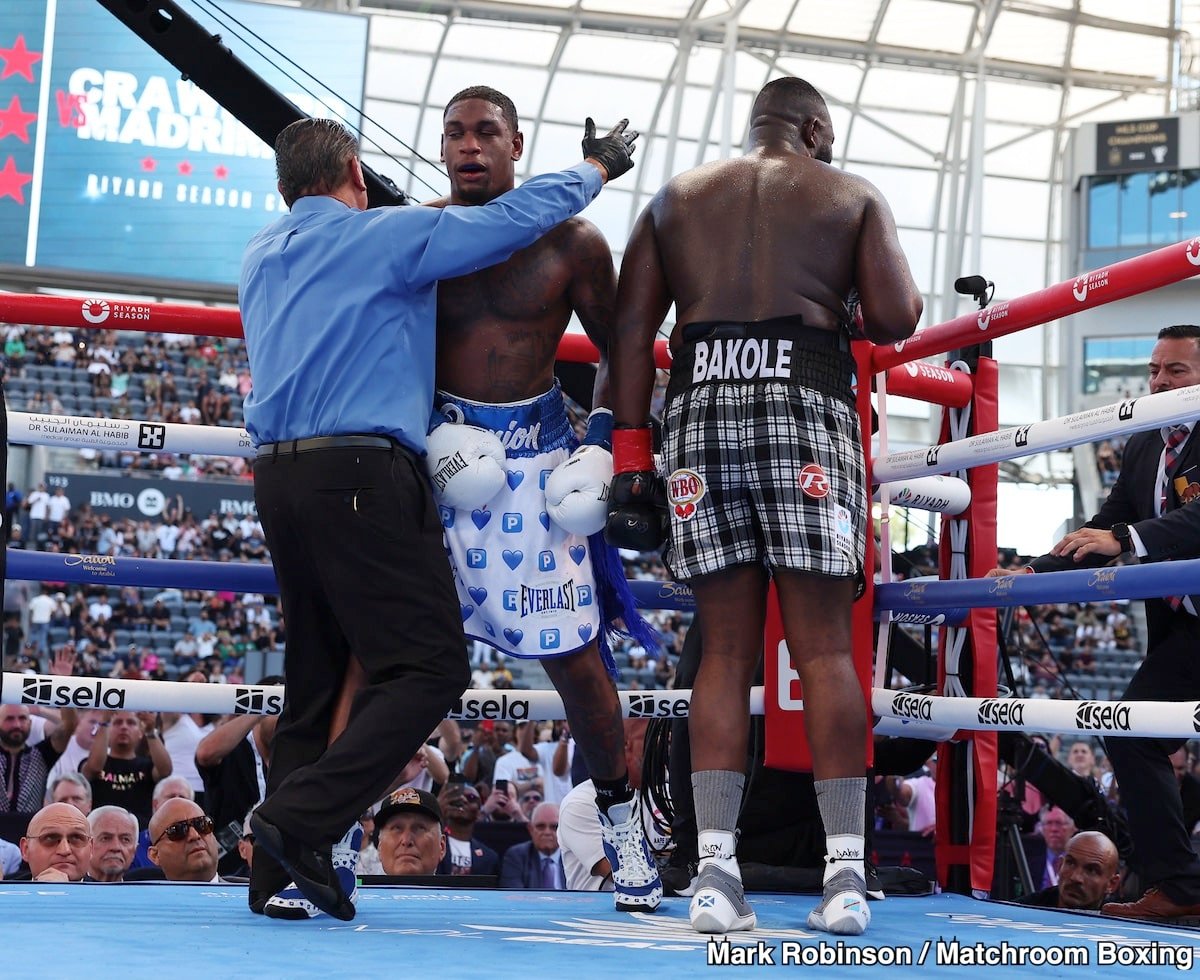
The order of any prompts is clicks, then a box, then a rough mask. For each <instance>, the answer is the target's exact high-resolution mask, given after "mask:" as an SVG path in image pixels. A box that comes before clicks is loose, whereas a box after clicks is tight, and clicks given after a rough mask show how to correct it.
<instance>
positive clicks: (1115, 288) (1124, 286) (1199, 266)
mask: <svg viewBox="0 0 1200 980" xmlns="http://www.w3.org/2000/svg"><path fill="white" fill-rule="evenodd" d="M1195 275H1200V238H1193V239H1191V240H1189V241H1186V242H1177V243H1175V244H1174V245H1166V246H1164V247H1163V248H1160V249H1156V250H1155V251H1153V252H1147V253H1146V254H1144V255H1137V256H1134V257H1133V258H1130V259H1124V260H1123V261H1121V262H1115V263H1113V264H1112V265H1109V266H1104V267H1102V268H1100V269H1097V270H1094V271H1092V272H1084V273H1082V274H1081V275H1079V276H1076V277H1075V278H1074V279H1068V280H1066V281H1065V282H1060V283H1056V284H1054V285H1053V286H1047V287H1046V288H1045V289H1039V290H1037V291H1036V292H1033V293H1027V294H1026V295H1024V296H1018V297H1017V298H1016V299H1011V300H1005V301H1004V302H1001V303H994V304H992V305H991V306H989V307H987V308H986V309H983V310H979V311H978V312H971V313H965V314H963V315H962V316H958V317H955V318H954V319H953V320H947V321H945V322H944V323H938V324H934V325H933V326H930V327H926V328H925V329H924V330H918V331H917V332H916V333H914V334H913V335H912V336H911V337H909V338H908V340H902V341H900V342H899V343H897V344H888V345H881V346H878V347H875V348H874V349H872V351H871V371H872V372H875V371H879V370H880V369H881V368H890V367H896V366H897V365H899V364H904V363H906V362H910V361H913V360H915V359H917V358H922V357H930V356H933V355H936V354H945V353H947V352H949V351H952V350H956V349H957V348H959V347H970V346H972V345H973V344H978V343H982V342H986V341H989V340H995V339H996V338H997V337H1006V336H1008V335H1009V334H1011V333H1016V332H1017V331H1019V330H1024V329H1025V328H1026V327H1036V326H1040V325H1041V324H1043V323H1049V322H1050V321H1052V320H1058V319H1060V318H1061V317H1065V316H1072V315H1074V314H1076V313H1080V312H1082V311H1083V310H1090V309H1095V308H1096V307H1098V306H1104V305H1105V304H1106V303H1112V302H1115V301H1116V300H1119V299H1125V298H1126V297H1129V296H1135V295H1137V294H1138V293H1147V292H1150V291H1151V290H1154V289H1158V288H1159V287H1160V286H1169V285H1170V284H1171V283H1175V282H1182V281H1183V280H1184V279H1190V278H1191V277H1192V276H1195Z"/></svg>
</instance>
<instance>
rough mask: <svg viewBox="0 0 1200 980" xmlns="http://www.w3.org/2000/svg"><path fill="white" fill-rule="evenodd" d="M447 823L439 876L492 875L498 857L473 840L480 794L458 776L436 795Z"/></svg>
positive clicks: (495, 870) (496, 867)
mask: <svg viewBox="0 0 1200 980" xmlns="http://www.w3.org/2000/svg"><path fill="white" fill-rule="evenodd" d="M438 803H439V804H440V805H441V808H442V814H443V815H444V817H445V821H446V853H445V855H443V857H442V860H441V861H440V862H439V863H438V866H437V873H438V874H440V875H494V874H496V873H497V872H499V870H500V855H499V854H497V853H496V852H495V851H493V850H492V849H491V848H490V847H488V846H487V844H485V843H483V841H481V840H477V839H476V837H475V824H476V823H477V822H478V820H479V791H478V790H477V789H475V787H474V786H472V785H471V784H470V783H468V782H467V781H466V779H465V777H463V776H459V775H458V774H457V773H455V774H454V775H452V776H451V777H450V781H449V782H448V783H446V785H445V787H444V788H443V789H442V792H441V794H440V795H439V796H438Z"/></svg>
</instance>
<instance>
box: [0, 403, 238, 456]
mask: <svg viewBox="0 0 1200 980" xmlns="http://www.w3.org/2000/svg"><path fill="white" fill-rule="evenodd" d="M8 441H9V442H10V443H18V444H20V445H31V446H61V447H63V448H66V449H117V450H121V449H124V450H126V451H133V452H143V453H200V454H202V455H205V456H253V455H254V444H253V443H252V442H251V441H250V433H249V432H247V431H246V430H245V429H242V428H234V427H233V426H225V425H188V424H186V423H184V422H149V421H145V420H143V419H106V418H88V417H87V416H85V415H33V414H30V413H29V412H9V413H8Z"/></svg>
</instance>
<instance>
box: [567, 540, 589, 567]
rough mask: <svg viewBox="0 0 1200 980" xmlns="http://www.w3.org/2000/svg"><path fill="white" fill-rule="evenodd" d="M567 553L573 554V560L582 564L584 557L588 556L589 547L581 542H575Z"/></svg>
mask: <svg viewBox="0 0 1200 980" xmlns="http://www.w3.org/2000/svg"><path fill="white" fill-rule="evenodd" d="M567 553H568V554H569V555H570V556H571V561H573V562H575V564H576V565H582V564H583V559H584V558H585V557H586V556H587V548H585V547H584V546H583V545H581V544H573V545H571V547H570V548H568V549H567Z"/></svg>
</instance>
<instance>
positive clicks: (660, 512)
mask: <svg viewBox="0 0 1200 980" xmlns="http://www.w3.org/2000/svg"><path fill="white" fill-rule="evenodd" d="M612 442H613V480H612V489H611V490H610V491H609V495H608V521H607V522H606V523H605V526H604V537H605V540H606V541H608V543H609V544H611V545H613V546H614V547H617V548H626V549H628V550H630V551H654V550H655V549H656V548H659V547H661V546H662V543H663V542H664V541H665V540H666V539H667V527H668V520H669V518H668V516H667V488H666V484H664V483H663V479H662V477H661V476H659V475H658V472H657V471H656V470H655V468H654V458H653V456H652V455H651V447H652V436H651V432H650V427H649V426H648V425H643V426H638V427H637V428H617V429H616V430H614V432H613V436H612Z"/></svg>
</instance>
